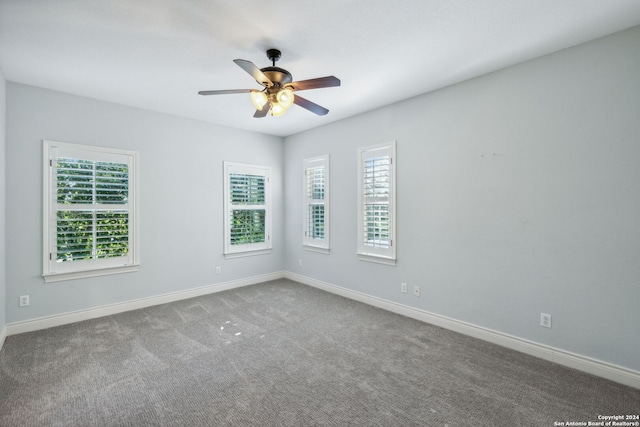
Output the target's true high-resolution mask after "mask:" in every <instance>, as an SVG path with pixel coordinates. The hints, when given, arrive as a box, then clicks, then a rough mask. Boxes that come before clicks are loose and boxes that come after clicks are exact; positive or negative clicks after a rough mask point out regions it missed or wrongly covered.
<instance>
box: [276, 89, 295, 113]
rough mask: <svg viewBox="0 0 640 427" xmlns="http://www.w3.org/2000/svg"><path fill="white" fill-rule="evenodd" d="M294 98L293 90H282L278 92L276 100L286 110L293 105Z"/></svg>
mask: <svg viewBox="0 0 640 427" xmlns="http://www.w3.org/2000/svg"><path fill="white" fill-rule="evenodd" d="M294 96H295V95H294V94H293V90H291V89H290V88H284V89H282V90H281V91H279V92H278V94H277V95H276V99H277V101H278V104H280V105H281V106H282V107H283V108H284V109H287V108H289V107H291V106H292V105H293V98H294Z"/></svg>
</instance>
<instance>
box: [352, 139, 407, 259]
mask: <svg viewBox="0 0 640 427" xmlns="http://www.w3.org/2000/svg"><path fill="white" fill-rule="evenodd" d="M396 247H397V241H396V143H395V141H392V142H388V143H385V144H379V145H373V146H368V147H362V148H359V149H358V257H359V259H361V260H363V261H370V262H378V263H382V264H387V265H395V263H396Z"/></svg>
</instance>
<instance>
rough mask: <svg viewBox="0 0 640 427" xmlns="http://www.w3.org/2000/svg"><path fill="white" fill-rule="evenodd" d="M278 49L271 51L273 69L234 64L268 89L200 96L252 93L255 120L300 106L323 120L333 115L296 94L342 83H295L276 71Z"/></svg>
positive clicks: (318, 80) (239, 61)
mask: <svg viewBox="0 0 640 427" xmlns="http://www.w3.org/2000/svg"><path fill="white" fill-rule="evenodd" d="M280 55H281V53H280V51H279V50H278V49H269V50H267V58H269V59H270V60H271V61H272V64H273V65H272V66H271V67H265V68H258V67H256V66H255V65H254V64H253V63H252V62H251V61H245V60H244V59H234V60H233V62H235V63H236V64H238V66H239V67H240V68H242V69H243V70H245V71H246V72H247V73H249V74H250V75H251V76H252V77H253V78H254V79H255V80H256V81H257V82H258V83H259V84H261V85H262V86H264V89H262V90H257V89H230V90H201V91H200V92H198V94H199V95H226V94H231V93H250V94H251V101H252V102H253V105H254V106H255V107H256V112H255V114H254V115H253V117H264V116H266V115H267V113H269V112H271V115H272V116H281V115H283V114H284V113H285V112H286V111H287V108H289V107H290V106H291V105H293V104H296V105H298V106H300V107H302V108H305V109H307V110H309V111H311V112H312V113H315V114H317V115H319V116H324V115H325V114H327V113H328V112H329V110H327V109H326V108H324V107H322V106H320V105H318V104H315V103H313V102H311V101H309V100H308V99H305V98H303V97H301V96H299V95H294V93H293V92H294V91H298V90H308V89H319V88H323V87H333V86H340V79H338V78H337V77H334V76H327V77H318V78H316V79H309V80H300V81H298V82H294V81H293V77H292V76H291V73H290V72H288V71H287V70H284V69H282V68H279V67H276V61H277V60H278V59H280Z"/></svg>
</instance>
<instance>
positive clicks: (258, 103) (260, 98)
mask: <svg viewBox="0 0 640 427" xmlns="http://www.w3.org/2000/svg"><path fill="white" fill-rule="evenodd" d="M267 101H268V99H267V94H266V93H264V92H261V91H259V90H252V91H251V102H252V103H253V106H254V107H256V110H262V107H264V105H265V104H266V103H267Z"/></svg>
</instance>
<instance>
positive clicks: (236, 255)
mask: <svg viewBox="0 0 640 427" xmlns="http://www.w3.org/2000/svg"><path fill="white" fill-rule="evenodd" d="M271 251H272V249H271V248H269V249H259V250H255V251H245V252H234V253H230V254H224V259H233V258H242V257H246V256H254V255H265V254H270V253H271Z"/></svg>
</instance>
